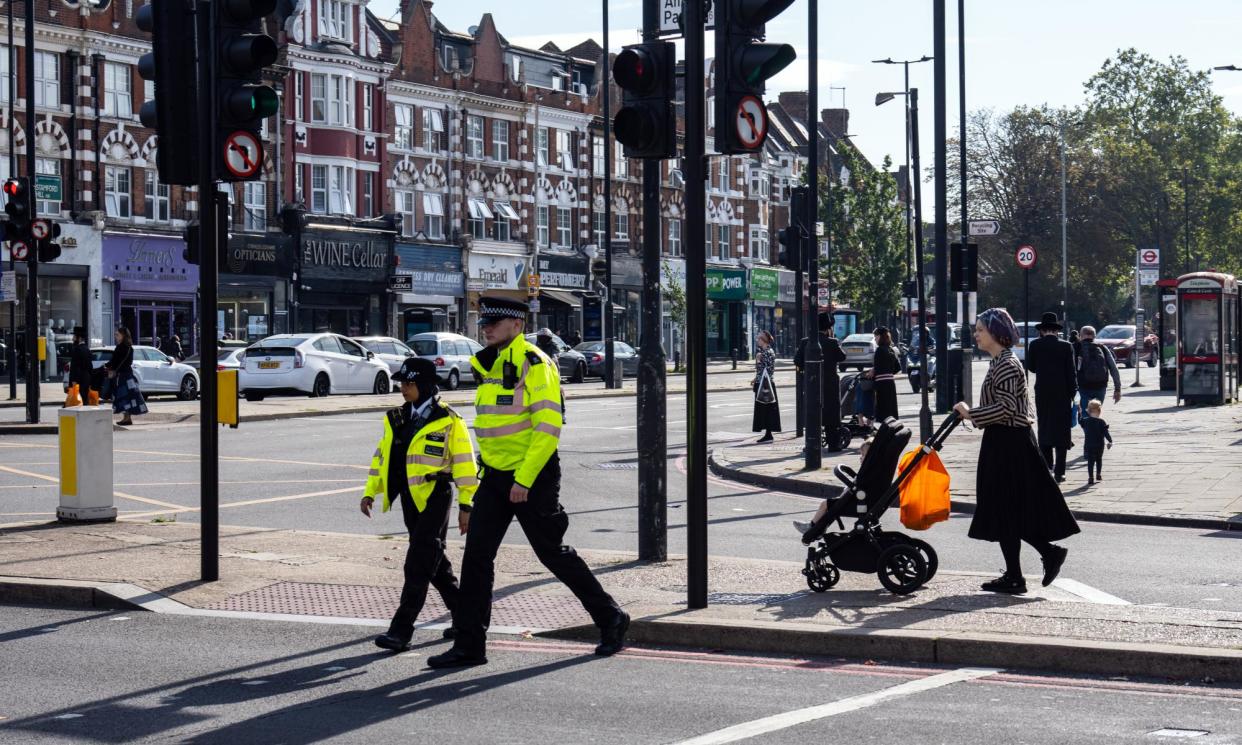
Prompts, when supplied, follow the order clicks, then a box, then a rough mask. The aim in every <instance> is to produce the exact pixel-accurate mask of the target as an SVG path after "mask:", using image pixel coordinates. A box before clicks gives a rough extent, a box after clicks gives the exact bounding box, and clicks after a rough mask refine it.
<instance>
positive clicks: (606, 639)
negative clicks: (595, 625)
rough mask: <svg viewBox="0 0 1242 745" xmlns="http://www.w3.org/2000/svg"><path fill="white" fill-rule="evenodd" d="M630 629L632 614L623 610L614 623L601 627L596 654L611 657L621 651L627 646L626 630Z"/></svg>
mask: <svg viewBox="0 0 1242 745" xmlns="http://www.w3.org/2000/svg"><path fill="white" fill-rule="evenodd" d="M629 630H630V614H629V613H626V612H625V611H621V612H620V613H618V614H617V617H616V618H615V619H613V621H612V623H610V624H608V625H607V626H606V627H604V628H603V629H600V633H599V646H598V647H596V648H595V654H597V655H599V656H600V657H611V656H613V655H614V654H616V653H617V652H620V651H621V648H622V647H624V646H625V632H627V631H629Z"/></svg>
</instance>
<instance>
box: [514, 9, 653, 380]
mask: <svg viewBox="0 0 1242 745" xmlns="http://www.w3.org/2000/svg"><path fill="white" fill-rule="evenodd" d="M600 2H601V3H602V4H603V10H604V245H603V246H601V247H600V248H602V249H603V250H604V269H605V273H606V274H607V275H608V276H607V277H605V278H604V287H606V288H607V290H606V293H607V294H606V295H605V296H604V301H603V302H602V303H601V304H600V312H601V313H602V314H603V317H602V318H601V319H600V320H601V321H603V322H604V387H605V388H614V387H616V385H615V378H613V373H612V365H613V354H612V337H613V330H612V320H613V319H612V149H613V147H614V145H613V144H612V106H611V103H612V96H611V93H612V74H611V73H610V72H609V69H610V67H611V66H612V60H611V59H609V56H608V55H609V47H608V2H609V0H600ZM643 17H644V24H643V25H644V27H645V26H646V20H645V19H646V9H645V7H644V10H643ZM538 136H539V134H538V133H535V137H536V138H538ZM643 173H644V178H645V177H646V176H645V174H646V169H645V168H644V169H643Z"/></svg>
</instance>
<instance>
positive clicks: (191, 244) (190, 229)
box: [181, 220, 202, 266]
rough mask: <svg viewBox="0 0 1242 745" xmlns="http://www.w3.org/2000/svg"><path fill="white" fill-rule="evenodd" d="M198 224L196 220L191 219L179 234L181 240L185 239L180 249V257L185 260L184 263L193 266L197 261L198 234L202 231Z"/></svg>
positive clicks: (198, 252)
mask: <svg viewBox="0 0 1242 745" xmlns="http://www.w3.org/2000/svg"><path fill="white" fill-rule="evenodd" d="M198 225H199V222H198V220H191V221H190V222H189V223H187V224H186V226H185V232H184V233H182V234H181V238H182V240H184V241H185V248H183V249H181V258H182V259H183V260H184V261H185V263H187V264H194V265H195V266H197V265H198V263H199V256H200V251H199V243H198V236H199V235H200V234H201V233H202V231H201V230H199V229H198Z"/></svg>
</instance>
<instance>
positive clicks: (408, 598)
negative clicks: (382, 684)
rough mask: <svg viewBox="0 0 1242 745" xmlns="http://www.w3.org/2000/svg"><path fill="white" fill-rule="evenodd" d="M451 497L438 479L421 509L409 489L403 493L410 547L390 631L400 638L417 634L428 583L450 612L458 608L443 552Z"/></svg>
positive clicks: (450, 566) (404, 514)
mask: <svg viewBox="0 0 1242 745" xmlns="http://www.w3.org/2000/svg"><path fill="white" fill-rule="evenodd" d="M452 499H453V495H452V491H451V490H450V489H449V485H448V484H447V483H444V482H441V483H438V484H436V488H435V489H434V490H433V491H432V492H431V496H430V497H428V498H427V505H426V507H424V508H423V511H422V512H421V513H420V512H419V511H418V509H417V508H416V507H415V506H414V500H413V499H412V498H411V497H410V495H409V493H408V492H407V493H404V494H402V495H401V515H402V517H403V518H405V527H406V529H407V530H408V531H409V532H410V548H409V550H407V551H406V552H405V586H404V587H402V588H401V604H400V605H399V606H397V612H396V614H394V615H393V617H392V623H391V624H389V626H388V633H389V634H391V635H393V636H396V637H398V638H400V639H405V640H409V639H410V637H412V636H413V635H414V621H415V620H416V619H417V618H418V614H419V613H420V612H421V611H422V610H423V604H424V603H425V602H426V601H427V586H428V585H434V586H435V588H436V590H438V591H439V593H440V597H441V598H443V599H444V605H445V606H447V607H448V609H449V612H450V613H453V612H455V611H456V609H457V605H458V598H459V594H460V590H458V588H457V578H456V577H454V576H453V565H452V563H451V562H450V561H449V559H448V557H447V556H445V555H444V539H445V537H446V535H447V533H448V520H449V512H451V509H450V507H451V506H452Z"/></svg>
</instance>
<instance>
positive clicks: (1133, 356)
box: [1126, 351, 1138, 370]
mask: <svg viewBox="0 0 1242 745" xmlns="http://www.w3.org/2000/svg"><path fill="white" fill-rule="evenodd" d="M1126 367H1128V368H1130V369H1131V370H1133V369H1134V368H1136V367H1138V352H1137V351H1134V352H1131V353H1130V355H1129V356H1128V357H1126Z"/></svg>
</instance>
